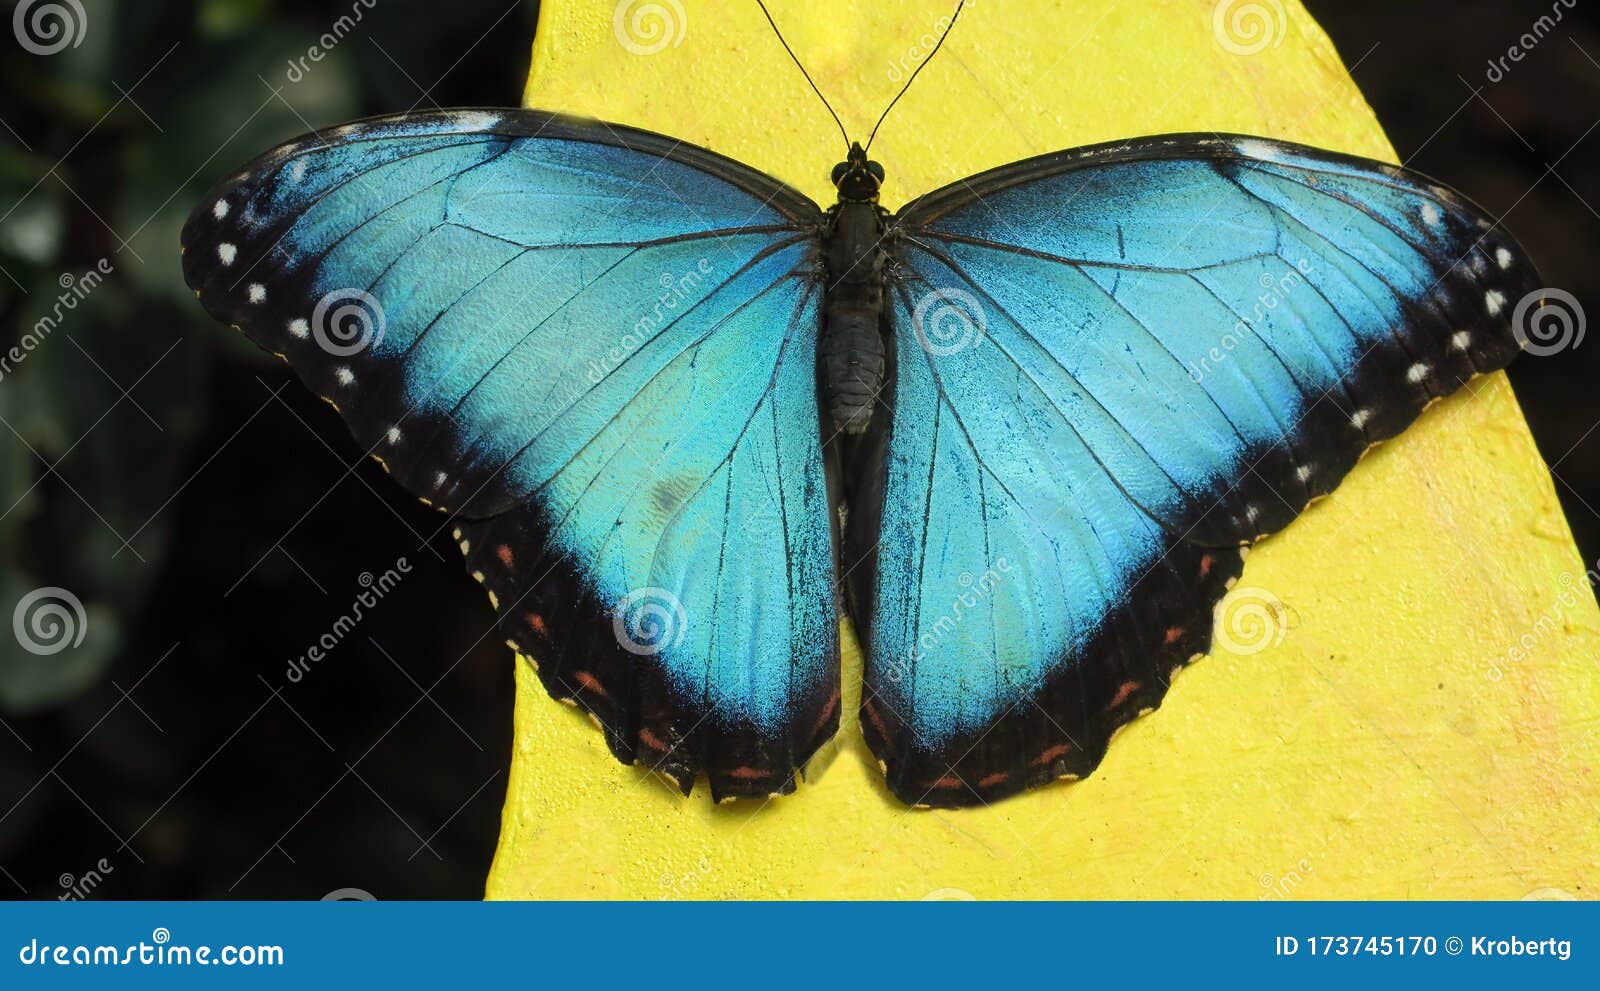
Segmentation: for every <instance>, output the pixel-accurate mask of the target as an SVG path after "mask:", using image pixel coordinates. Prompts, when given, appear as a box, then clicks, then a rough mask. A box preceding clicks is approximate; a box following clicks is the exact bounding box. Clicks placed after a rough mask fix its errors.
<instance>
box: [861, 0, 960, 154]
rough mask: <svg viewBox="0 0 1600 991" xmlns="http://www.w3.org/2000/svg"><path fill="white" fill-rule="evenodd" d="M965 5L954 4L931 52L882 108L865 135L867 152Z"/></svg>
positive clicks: (942, 41) (954, 24) (931, 58)
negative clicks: (954, 8) (953, 11)
mask: <svg viewBox="0 0 1600 991" xmlns="http://www.w3.org/2000/svg"><path fill="white" fill-rule="evenodd" d="M966 5H967V0H960V2H959V3H957V4H956V10H955V13H953V14H951V15H950V23H949V24H946V25H945V26H944V33H942V34H940V35H939V40H938V41H937V42H935V43H934V46H933V48H932V50H930V51H929V52H928V54H927V56H926V57H925V58H923V60H922V61H921V62H918V63H917V67H916V69H914V70H912V72H911V78H910V79H907V80H906V84H905V85H904V86H902V87H900V92H898V93H896V94H895V95H894V99H892V100H890V101H889V105H888V106H887V107H884V108H883V116H882V117H879V118H878V122H877V123H876V124H874V125H872V133H871V134H869V135H867V149H868V150H869V151H870V150H871V148H872V139H873V138H875V137H877V136H878V128H880V127H882V126H883V118H884V117H887V116H889V111H891V110H893V109H894V105H895V104H896V103H899V102H900V98H901V97H902V96H905V95H906V90H908V89H910V88H911V83H912V81H913V80H915V79H916V78H917V73H919V72H921V71H922V68H923V66H925V65H927V64H928V63H929V62H931V61H933V55H934V52H937V51H938V50H939V46H940V45H942V44H944V39H946V38H948V37H949V36H950V29H951V28H953V27H955V26H956V18H957V17H960V16H961V8H962V7H965V6H966Z"/></svg>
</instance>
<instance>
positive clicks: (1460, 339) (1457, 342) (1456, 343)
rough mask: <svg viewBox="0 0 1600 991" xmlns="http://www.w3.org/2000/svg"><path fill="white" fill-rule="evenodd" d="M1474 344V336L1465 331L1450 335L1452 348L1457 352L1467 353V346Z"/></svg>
mask: <svg viewBox="0 0 1600 991" xmlns="http://www.w3.org/2000/svg"><path fill="white" fill-rule="evenodd" d="M1471 343H1472V335H1471V334H1469V333H1467V332H1466V331H1464V330H1458V331H1456V332H1455V333H1454V334H1451V335H1450V346H1451V347H1453V348H1455V349H1456V350H1457V351H1465V350H1466V349H1467V345H1469V344H1471Z"/></svg>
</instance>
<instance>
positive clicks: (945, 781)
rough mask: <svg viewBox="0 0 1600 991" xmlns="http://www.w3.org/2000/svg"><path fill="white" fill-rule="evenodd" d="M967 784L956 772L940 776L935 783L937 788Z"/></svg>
mask: <svg viewBox="0 0 1600 991" xmlns="http://www.w3.org/2000/svg"><path fill="white" fill-rule="evenodd" d="M965 785H966V782H965V781H962V780H961V779H960V778H958V777H956V776H955V775H954V774H946V775H945V776H944V777H942V778H940V779H939V780H938V781H935V782H934V783H933V786H934V787H935V788H961V787H964V786H965Z"/></svg>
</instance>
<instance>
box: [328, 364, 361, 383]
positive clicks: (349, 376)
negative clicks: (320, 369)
mask: <svg viewBox="0 0 1600 991" xmlns="http://www.w3.org/2000/svg"><path fill="white" fill-rule="evenodd" d="M333 377H334V378H336V379H338V380H339V384H340V385H349V384H350V383H352V382H354V381H355V380H356V374H355V372H352V371H351V370H350V369H348V368H346V367H345V366H343V365H340V366H339V367H338V368H335V369H334V370H333Z"/></svg>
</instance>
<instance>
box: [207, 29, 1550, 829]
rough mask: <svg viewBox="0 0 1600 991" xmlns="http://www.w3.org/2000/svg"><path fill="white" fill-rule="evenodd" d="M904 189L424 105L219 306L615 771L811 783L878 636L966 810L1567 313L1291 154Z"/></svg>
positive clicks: (229, 218)
mask: <svg viewBox="0 0 1600 991" xmlns="http://www.w3.org/2000/svg"><path fill="white" fill-rule="evenodd" d="M780 40H781V39H780ZM941 40H942V39H941ZM785 47H787V46H785ZM791 54H792V53H791ZM797 62H798V60H797ZM919 68H920V67H919ZM802 71H804V67H803V66H802ZM807 78H808V81H809V76H808V77H807ZM902 92H903V91H902ZM818 95H819V96H820V95H821V94H820V93H819V94H818ZM824 102H826V101H824ZM891 106H892V104H891ZM830 112H831V108H830ZM885 113H887V111H885ZM836 119H837V118H836ZM881 122H882V120H881V118H880V121H879V123H880V124H881ZM841 130H843V128H842V126H841ZM875 132H876V128H874V133H875ZM846 141H847V143H848V136H847V137H846ZM870 144H871V139H870V138H869V140H868V145H869V146H870ZM882 178H883V169H882V167H881V166H879V165H878V164H877V163H876V162H874V161H871V160H869V159H868V158H867V153H866V151H865V150H864V149H863V148H862V146H861V145H859V144H850V145H849V155H848V158H847V159H846V160H845V161H844V162H842V163H840V164H839V165H838V166H837V167H836V168H835V169H834V171H833V182H834V185H835V186H836V187H837V189H838V202H837V203H836V204H834V205H833V206H831V207H830V208H828V209H827V210H823V209H821V208H820V207H819V206H818V205H817V204H815V203H813V202H811V201H810V200H809V199H807V198H806V197H805V196H803V195H802V194H800V193H799V192H797V191H796V190H794V189H792V188H790V187H789V186H787V185H784V184H783V183H782V182H779V181H778V180H777V179H774V178H772V177H770V176H767V175H764V174H762V173H760V172H757V171H755V170H753V169H751V168H748V167H746V166H744V165H741V164H740V163H738V162H736V161H732V160H730V159H727V158H724V157H722V156H720V155H717V154H714V153H712V152H710V151H707V150H704V149H701V148H696V147H691V146H688V145H685V144H684V143H682V142H681V141H677V140H674V139H672V138H669V137H664V136H661V135H658V134H651V133H647V132H644V131H639V130H635V129H632V128H628V127H621V126H616V125H611V124H606V123H601V122H598V121H590V120H579V119H574V118H571V117H565V116H561V115H559V114H554V113H547V112H543V111H538V110H447V111H439V112H427V113H411V114H405V115H401V116H394V117H383V118H376V119H372V120H367V121H362V122H359V123H354V124H349V125H346V126H344V127H340V128H338V129H336V130H334V131H333V132H331V133H330V134H325V135H309V136H307V137H305V138H302V139H300V140H296V141H291V142H289V143H288V144H285V145H282V146H280V147H278V148H276V149H274V150H273V151H270V152H268V153H267V154H265V155H263V156H262V157H260V158H258V159H257V160H255V161H254V162H252V163H251V164H250V165H249V166H247V167H246V168H245V169H244V170H243V171H242V172H240V173H238V174H237V175H235V176H233V177H232V178H230V179H228V180H226V181H225V182H223V183H222V184H221V185H220V186H218V187H217V188H216V189H215V190H213V191H212V193H211V194H210V195H209V196H207V198H206V199H205V201H204V202H202V203H201V204H200V206H199V207H198V208H197V209H196V211H195V212H194V215H193V216H192V217H191V218H190V219H189V221H188V224H187V226H186V227H185V228H184V232H183V244H184V247H185V249H186V252H185V255H184V274H185V277H186V278H187V280H188V282H189V285H190V286H191V287H193V288H194V289H195V290H196V291H197V294H198V295H199V297H200V300H201V302H202V303H203V304H204V306H205V308H206V309H207V310H208V311H210V312H211V313H212V314H213V315H214V316H216V317H217V318H218V319H220V320H224V321H227V322H229V323H233V324H236V325H238V326H239V327H241V328H242V329H243V330H244V332H245V333H246V334H247V335H248V336H249V337H250V338H251V339H253V340H254V341H256V342H257V343H259V344H260V345H261V346H263V347H265V348H266V349H268V350H270V351H273V352H276V353H278V354H279V355H281V356H282V357H283V358H284V359H286V360H287V361H288V362H289V364H290V365H291V366H293V368H294V369H295V371H296V372H298V373H299V375H300V377H301V378H302V379H303V380H304V382H305V383H306V385H307V386H309V387H310V388H311V389H313V390H315V391H316V392H317V393H318V394H319V395H321V396H324V397H326V398H327V399H328V401H329V402H331V403H333V404H334V405H335V407H336V408H337V409H338V410H339V412H340V414H341V415H342V416H343V417H344V420H345V422H346V423H347V424H348V425H349V427H350V429H351V431H352V432H353V433H354V434H355V437H356V439H357V440H358V441H359V442H360V443H361V444H363V445H365V446H366V447H367V449H368V451H369V453H371V454H372V455H373V456H375V457H377V458H380V459H381V460H382V462H383V464H384V465H385V466H386V467H387V469H388V470H389V471H390V472H391V473H392V474H393V475H394V476H395V477H396V478H397V479H398V480H399V481H400V483H401V484H402V485H404V486H405V487H406V488H407V489H409V490H410V491H411V492H413V493H414V494H416V495H417V496H420V497H422V498H423V499H425V500H426V501H428V502H430V503H431V504H433V505H435V506H437V507H439V508H440V509H444V510H446V511H448V512H450V513H452V514H454V515H455V517H456V518H457V523H458V530H457V531H456V535H457V538H458V539H459V540H460V543H461V549H462V551H463V552H464V553H465V554H466V556H467V561H468V567H469V568H470V569H471V571H472V572H473V575H474V577H476V578H477V579H478V580H479V581H481V582H482V583H483V584H484V585H486V586H487V588H488V590H489V594H490V598H491V600H492V601H493V602H494V604H495V606H496V609H497V610H498V620H497V621H498V625H499V628H500V629H501V630H502V631H503V632H504V634H505V636H506V637H507V638H509V641H510V643H511V644H512V645H513V646H514V647H515V648H516V649H517V650H518V651H520V652H521V653H523V654H525V655H527V656H528V657H530V658H534V659H536V661H537V664H538V665H539V675H540V677H541V679H542V680H543V683H544V685H545V687H546V688H547V689H548V690H549V692H550V694H551V695H552V696H554V697H556V698H558V699H562V700H565V701H571V702H573V703H575V704H577V705H579V706H582V707H583V708H584V709H586V710H587V711H588V712H590V713H592V714H593V715H594V717H595V718H596V719H597V721H598V722H599V724H600V726H601V727H602V728H603V730H604V734H605V739H606V742H607V744H608V745H609V747H610V749H611V751H612V752H613V753H614V754H615V755H616V756H617V757H618V758H619V759H620V760H622V761H624V762H627V763H633V762H639V763H641V764H643V765H645V766H647V767H649V768H652V769H654V770H657V771H660V772H662V773H665V774H667V775H669V776H670V777H671V778H672V779H674V780H675V781H676V782H678V783H679V785H680V787H681V788H682V790H683V791H684V792H685V793H688V791H689V790H690V788H691V786H692V784H693V782H694V781H695V778H696V777H697V776H698V775H699V774H702V773H704V774H705V775H707V777H708V778H709V782H710V787H711V793H712V795H713V796H714V797H715V798H717V799H722V798H728V797H740V796H764V795H768V794H772V793H778V792H788V791H791V790H792V789H793V787H794V781H795V776H796V773H797V771H798V770H799V769H800V768H802V767H803V766H804V764H805V762H806V760H807V759H808V758H809V757H811V755H812V754H813V753H814V752H815V751H816V750H817V748H818V747H819V746H820V745H821V744H822V743H823V742H825V741H827V740H828V739H829V738H830V737H832V736H833V735H834V733H835V732H836V731H837V729H838V725H839V709H840V664H839V623H838V608H839V606H838V605H837V603H836V599H842V600H843V607H844V608H848V609H849V610H850V613H851V615H852V616H853V617H854V618H855V620H856V622H857V628H858V629H859V630H861V631H862V635H863V640H864V642H865V645H866V648H867V651H868V659H867V665H866V685H865V690H864V692H863V696H864V702H863V704H862V706H861V717H862V718H861V725H862V729H863V732H864V733H865V734H866V738H867V742H868V743H869V745H870V746H871V749H872V751H873V752H874V753H875V754H876V755H877V756H878V758H879V759H880V760H881V762H882V764H883V766H884V769H885V773H886V775H887V778H888V784H889V787H890V789H891V790H892V791H893V792H894V794H895V795H897V796H898V797H900V798H901V799H902V800H904V801H906V802H908V803H916V804H926V805H939V806H957V805H969V804H976V803H981V802H989V801H992V800H994V799H997V798H1000V797H1003V796H1006V795H1010V794H1013V793H1015V792H1019V791H1022V790H1024V789H1027V788H1030V787H1033V786H1036V785H1040V784H1043V783H1045V782H1049V781H1054V780H1056V779H1058V778H1063V777H1068V778H1070V777H1077V776H1081V775H1084V774H1087V773H1089V772H1090V771H1091V770H1093V769H1094V767H1095V766H1096V765H1097V764H1098V763H1099V761H1100V759H1101V757H1102V756H1103V755H1104V753H1105V750H1106V746H1107V742H1108V740H1109V739H1110V737H1111V735H1112V734H1113V732H1114V731H1115V730H1116V729H1117V728H1118V727H1120V726H1122V725H1123V724H1124V723H1126V722H1127V721H1128V720H1130V719H1132V718H1133V717H1135V716H1136V715H1138V714H1139V713H1141V712H1144V711H1146V710H1148V709H1150V708H1153V707H1154V706H1156V705H1158V704H1160V702H1161V698H1162V696H1163V694H1164V693H1165V691H1166V688H1167V683H1168V679H1169V678H1170V676H1171V675H1172V673H1173V672H1174V670H1175V669H1177V668H1179V667H1180V666H1182V665H1183V664H1185V663H1186V662H1188V661H1190V660H1191V659H1193V658H1195V657H1196V656H1197V655H1200V654H1203V653H1205V652H1206V651H1207V650H1208V649H1209V647H1210V643H1211V628H1212V610H1213V607H1214V606H1215V605H1216V603H1217V602H1218V600H1219V599H1221V597H1222V596H1223V594H1224V592H1225V590H1226V589H1227V588H1228V586H1229V585H1230V584H1231V583H1232V581H1233V580H1234V579H1235V578H1236V577H1237V576H1238V574H1239V572H1240V569H1241V566H1242V564H1241V562H1242V558H1243V551H1244V548H1246V547H1248V546H1249V545H1250V544H1251V543H1252V542H1253V541H1255V540H1258V539H1260V538H1261V537H1262V536H1263V535H1266V534H1271V533H1274V532H1277V531H1278V530H1281V529H1282V528H1283V527H1284V526H1286V525H1287V524H1288V523H1289V522H1290V521H1291V520H1293V519H1294V518H1295V516H1296V515H1297V514H1299V513H1300V511H1301V510H1302V509H1304V508H1305V507H1306V505H1307V504H1308V503H1310V502H1311V501H1312V500H1314V499H1316V498H1317V497H1319V496H1324V495H1327V494H1328V493H1329V492H1331V491H1333V489H1334V487H1335V486H1337V485H1338V484H1339V481H1340V480H1341V479H1342V478H1344V476H1345V474H1346V473H1347V472H1349V470H1350V469H1351V467H1352V466H1353V465H1354V464H1355V463H1356V460H1357V459H1358V458H1359V457H1360V456H1361V454H1362V452H1364V451H1365V450H1366V449H1367V448H1369V447H1370V446H1372V445H1373V444H1375V443H1377V442H1379V441H1382V440H1384V439H1386V438H1389V437H1393V436H1395V435H1396V434H1398V433H1399V432H1400V431H1401V430H1403V429H1404V428H1405V427H1406V426H1407V425H1408V424H1410V423H1411V422H1412V421H1413V420H1414V419H1416V417H1417V415H1418V414H1419V413H1420V412H1421V411H1422V410H1423V409H1424V408H1425V407H1426V406H1427V405H1428V404H1429V403H1430V402H1432V401H1433V400H1436V399H1438V398H1439V397H1441V396H1443V395H1446V394H1447V393H1450V392H1452V391H1453V390H1455V389H1457V388H1458V387H1460V386H1461V385H1462V384H1463V383H1465V382H1467V381H1468V380H1469V379H1471V378H1472V377H1473V376H1474V375H1477V374H1480V373H1484V372H1488V371H1491V370H1494V369H1498V368H1501V367H1503V366H1504V365H1505V364H1506V363H1507V362H1509V361H1510V360H1511V358H1512V357H1513V355H1514V354H1515V353H1516V352H1517V350H1518V338H1517V335H1515V334H1514V333H1513V331H1512V328H1511V322H1512V321H1511V317H1512V311H1513V307H1515V306H1516V305H1517V301H1518V300H1519V298H1523V297H1525V296H1526V294H1528V293H1529V292H1530V291H1531V290H1533V289H1534V287H1535V286H1536V285H1537V282H1536V278H1535V275H1534V272H1533V268H1532V266H1531V265H1530V264H1529V263H1528V261H1527V259H1526V257H1525V255H1524V254H1523V252H1522V251H1521V250H1520V249H1519V248H1518V247H1517V245H1516V244H1515V243H1514V242H1513V241H1512V240H1511V239H1510V238H1508V237H1506V236H1504V235H1503V234H1502V233H1498V232H1496V231H1495V225H1494V224H1493V223H1492V222H1491V221H1490V219H1489V218H1488V217H1487V216H1486V215H1485V214H1484V212H1483V211H1482V210H1480V209H1478V208H1477V207H1475V206H1473V205H1472V204H1471V203H1469V202H1467V201H1466V200H1465V199H1464V198H1463V197H1461V196H1460V195H1458V194H1456V193H1454V192H1452V191H1450V190H1448V189H1445V188H1443V187H1441V186H1439V185H1437V184H1435V183H1433V182H1431V181H1429V180H1428V179H1426V178H1424V177H1422V176H1419V175H1417V174H1415V173H1413V172H1409V171H1407V170H1405V169H1402V168H1396V167H1393V166H1390V165H1385V164H1382V163H1379V162H1375V161H1368V160H1364V159H1359V158H1352V157H1349V156H1346V155H1340V154H1334V153H1331V152H1327V151H1320V150H1317V149H1314V148H1307V147H1302V146H1298V145H1292V144H1287V143H1283V142H1278V141H1270V140H1265V139H1261V138H1250V137H1238V136H1228V135H1216V134H1179V135H1168V136H1161V137H1144V138H1135V139H1131V140H1127V141H1118V142H1115V143H1111V144H1104V145H1097V146H1094V147H1089V148H1078V149H1073V150H1070V151H1063V152H1057V153H1055V154H1049V155H1043V156H1041V157H1038V158H1033V159H1029V160H1027V161H1022V162H1016V163H1014V164H1011V165H1006V166H1004V167H1002V168H998V169H994V170H992V171H989V172H985V173H982V174H981V175H977V176H974V177H972V178H969V179H964V180H962V181H961V182H958V183H955V184H954V185H951V186H947V187H945V188H943V189H940V190H936V191H934V192H931V193H928V194H926V195H923V196H921V197H919V198H917V199H915V200H913V201H912V202H911V203H910V204H909V205H907V206H905V207H904V208H902V209H901V210H900V211H899V212H897V213H894V214H890V213H888V212H887V211H886V210H884V209H882V208H881V207H879V206H878V204H877V198H878V186H879V182H880V181H881V180H882ZM841 588H843V589H844V592H843V593H839V592H838V590H840V589H841Z"/></svg>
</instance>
